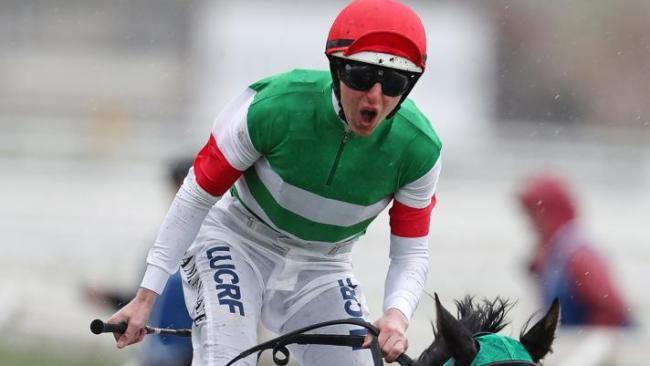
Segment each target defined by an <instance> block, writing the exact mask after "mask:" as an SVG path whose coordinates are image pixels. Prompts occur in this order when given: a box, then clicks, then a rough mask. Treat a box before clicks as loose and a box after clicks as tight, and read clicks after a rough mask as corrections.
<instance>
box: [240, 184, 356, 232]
mask: <svg viewBox="0 0 650 366" xmlns="http://www.w3.org/2000/svg"><path fill="white" fill-rule="evenodd" d="M235 188H237V194H238V195H239V198H240V199H241V200H242V202H243V203H244V204H245V205H246V207H247V208H248V209H249V210H250V211H252V212H253V213H254V214H255V215H257V217H259V218H261V219H262V220H264V223H265V224H267V225H269V226H270V227H271V228H272V229H273V230H275V231H277V232H279V233H282V234H285V235H287V236H288V237H290V238H295V239H296V240H301V239H300V238H298V237H296V235H295V234H292V233H290V232H288V231H286V230H282V229H280V228H279V227H277V226H276V225H275V224H273V221H271V219H270V218H269V216H268V215H267V214H266V212H264V210H262V207H261V206H260V205H259V204H258V203H257V201H255V199H254V198H253V195H252V194H251V192H250V190H249V189H248V185H247V184H246V179H244V177H241V178H239V179H238V180H237V182H235ZM357 236H358V234H354V235H351V236H349V237H347V238H344V239H342V240H339V241H337V242H336V243H344V242H346V241H349V240H351V239H353V238H356V237H357ZM309 242H310V243H318V244H333V243H332V242H329V241H318V240H309Z"/></svg>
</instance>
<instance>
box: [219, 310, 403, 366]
mask: <svg viewBox="0 0 650 366" xmlns="http://www.w3.org/2000/svg"><path fill="white" fill-rule="evenodd" d="M338 324H352V325H357V326H360V327H362V328H365V329H367V330H368V331H369V332H370V334H372V335H374V336H375V337H374V339H373V341H372V343H371V344H370V351H371V353H372V360H373V363H374V365H375V366H381V365H383V364H384V363H383V361H382V357H381V350H380V348H379V343H378V342H377V335H378V334H379V330H378V329H377V327H375V326H374V325H372V324H370V323H368V322H366V321H364V320H361V319H339V320H330V321H326V322H322V323H317V324H312V325H310V326H307V327H304V328H300V329H298V330H294V331H293V332H290V333H287V334H285V335H282V336H280V337H277V338H274V339H271V340H270V341H267V342H264V343H260V344H258V345H257V346H255V347H252V348H249V349H247V350H246V351H244V352H242V353H240V354H239V356H237V357H235V358H233V359H232V360H231V361H230V362H228V364H226V366H230V365H232V364H234V363H235V362H237V361H239V360H241V359H243V358H245V357H248V356H250V355H252V354H253V353H257V355H258V358H259V356H260V355H261V354H262V352H264V351H266V350H268V349H272V350H273V362H275V364H276V365H279V366H284V365H286V364H287V363H289V349H288V348H287V346H288V345H290V344H322V345H329V346H347V347H353V348H358V347H361V345H362V344H363V339H364V338H365V337H364V336H361V335H345V334H304V333H305V332H308V331H310V330H314V329H318V328H323V327H328V326H331V325H338ZM279 354H282V357H279ZM396 361H397V363H399V364H400V365H402V366H413V365H414V363H413V360H412V359H411V358H410V357H409V356H407V355H406V354H401V355H400V356H399V357H398V358H397V360H396Z"/></svg>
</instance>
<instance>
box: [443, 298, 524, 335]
mask: <svg viewBox="0 0 650 366" xmlns="http://www.w3.org/2000/svg"><path fill="white" fill-rule="evenodd" d="M455 303H456V309H457V310H458V314H457V318H458V319H459V320H460V322H461V324H463V325H464V326H465V327H466V328H467V329H468V330H469V331H470V332H472V333H479V332H489V333H498V332H499V331H501V330H502V329H503V328H505V326H507V325H508V324H509V322H508V321H507V319H506V316H507V315H508V312H509V311H510V309H511V308H512V307H513V306H514V303H511V302H510V301H509V300H507V299H504V298H501V297H498V296H497V297H496V298H495V299H494V300H492V301H490V300H488V299H483V300H482V301H481V302H477V301H475V299H474V297H473V296H469V295H467V296H465V297H464V298H463V299H462V300H456V301H455ZM434 334H435V335H436V337H437V335H438V334H437V332H436V331H434Z"/></svg>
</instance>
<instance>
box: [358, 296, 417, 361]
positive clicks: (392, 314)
mask: <svg viewBox="0 0 650 366" xmlns="http://www.w3.org/2000/svg"><path fill="white" fill-rule="evenodd" d="M374 324H375V326H376V327H377V328H378V329H379V346H380V348H381V352H382V354H383V356H384V359H385V360H386V362H393V361H395V360H396V359H397V357H398V356H399V355H401V354H402V353H404V352H406V350H407V349H408V340H407V339H406V328H408V325H409V321H408V319H407V318H406V316H404V314H403V313H402V312H401V311H399V310H397V309H395V308H390V309H387V310H386V311H384V315H383V316H382V317H381V318H379V319H377V321H376V322H375V323H374ZM372 338H373V336H372V335H371V334H370V333H368V335H366V339H364V341H363V347H365V348H367V347H370V343H371V342H372Z"/></svg>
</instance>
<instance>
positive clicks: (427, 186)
mask: <svg viewBox="0 0 650 366" xmlns="http://www.w3.org/2000/svg"><path fill="white" fill-rule="evenodd" d="M441 165H442V163H441V160H440V157H438V161H436V163H435V164H434V165H433V167H432V168H431V169H430V170H429V171H428V172H427V173H426V174H425V175H423V176H422V177H420V178H418V179H416V180H414V181H413V182H411V183H409V184H407V185H405V186H404V187H402V188H400V189H399V190H398V191H397V193H395V199H396V200H397V201H399V202H401V203H403V204H405V205H407V206H409V207H413V208H424V207H427V206H429V204H430V203H431V197H433V195H434V194H435V193H436V186H437V185H438V176H440V168H441Z"/></svg>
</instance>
